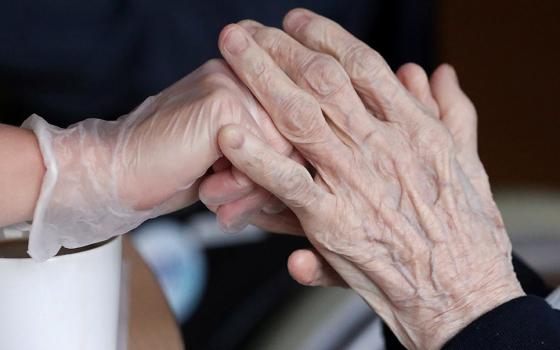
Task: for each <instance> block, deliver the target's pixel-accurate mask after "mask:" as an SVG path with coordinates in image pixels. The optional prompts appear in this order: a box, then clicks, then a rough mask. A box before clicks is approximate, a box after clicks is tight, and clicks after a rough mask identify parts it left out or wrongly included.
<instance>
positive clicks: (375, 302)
mask: <svg viewBox="0 0 560 350" xmlns="http://www.w3.org/2000/svg"><path fill="white" fill-rule="evenodd" d="M284 30H285V32H282V31H281V30H278V29H274V28H268V27H265V26H263V25H261V24H259V23H256V22H253V21H243V22H241V23H239V24H234V25H230V26H228V27H226V28H225V29H224V30H223V31H222V34H221V36H220V41H219V46H220V50H221V52H222V55H223V56H224V58H225V59H226V61H227V62H228V64H229V65H230V66H231V67H232V69H233V70H234V71H235V73H236V74H237V76H238V77H239V78H240V79H241V80H242V81H243V83H244V84H245V85H246V86H247V87H248V88H249V89H250V90H251V92H252V93H253V95H254V96H255V97H256V98H257V99H258V101H259V102H260V103H261V105H262V106H263V107H264V109H265V110H266V111H267V112H268V114H269V116H270V117H271V119H272V120H273V122H274V125H275V126H276V128H277V129H278V130H279V132H280V133H281V134H282V135H283V136H284V137H285V138H286V139H287V140H288V141H289V142H290V143H291V144H292V145H294V147H295V149H297V151H299V153H300V154H301V155H302V156H303V158H304V159H305V160H306V161H307V162H308V167H307V168H306V167H305V166H304V165H302V164H300V163H298V162H295V161H293V160H292V159H289V158H288V157H286V156H285V155H282V154H280V153H278V152H276V151H275V150H274V149H273V148H271V147H270V146H269V145H267V144H266V142H263V140H262V138H258V137H256V136H255V135H254V134H253V133H251V132H250V131H248V130H246V129H245V128H243V127H240V126H238V125H231V126H227V127H225V128H222V129H221V131H220V134H219V137H218V142H219V145H220V149H221V150H222V152H223V154H224V155H225V156H226V157H227V158H228V159H229V161H231V163H232V164H233V165H234V167H235V168H236V169H239V170H240V171H241V172H243V173H245V174H246V175H248V177H249V178H250V179H252V180H253V181H254V182H255V183H257V184H259V185H260V186H262V187H263V188H265V189H266V190H268V191H270V192H271V193H273V194H274V196H275V197H277V198H279V199H280V200H281V201H282V203H284V204H285V205H286V206H287V207H288V209H287V210H286V211H284V212H282V213H280V214H270V213H262V212H261V213H257V214H255V215H253V216H252V220H253V222H255V223H256V224H259V225H261V226H264V227H269V228H271V227H272V228H279V227H282V226H283V225H287V223H290V224H289V225H287V227H288V229H287V230H286V231H289V230H291V229H293V227H297V224H298V223H299V224H300V225H301V230H302V231H303V232H304V234H305V235H306V237H307V238H308V239H309V240H310V241H311V243H312V244H313V246H314V247H315V249H316V252H300V254H307V256H305V255H304V256H303V257H302V259H303V260H304V261H303V262H302V261H299V262H298V261H297V260H298V259H297V257H292V259H291V263H290V267H291V270H292V274H295V275H296V279H298V275H299V277H301V276H302V275H305V274H307V276H308V277H309V276H310V271H309V270H310V269H311V270H314V271H312V273H315V274H316V276H318V277H317V278H321V277H323V278H325V279H326V282H333V281H334V282H335V283H341V282H342V281H344V282H345V283H346V284H348V285H349V286H350V287H352V288H353V289H354V290H355V291H356V292H358V293H359V294H360V295H361V296H362V297H363V298H364V299H365V300H366V301H367V302H368V303H369V304H370V305H371V307H372V308H373V309H374V310H375V311H376V312H377V313H378V314H379V315H380V316H381V317H382V318H383V319H384V320H385V322H387V324H388V325H389V326H390V327H391V329H392V330H393V331H394V332H395V334H396V335H397V337H398V338H399V339H400V341H401V342H402V343H403V344H404V345H405V346H407V347H408V348H421V349H434V348H439V347H441V346H442V345H443V344H444V343H445V342H446V341H447V340H448V339H449V338H450V337H451V336H453V335H454V334H456V333H457V332H458V331H459V330H461V329H462V328H464V327H465V326H466V325H467V324H469V323H470V322H471V321H473V320H474V319H476V318H478V317H479V316H480V315H482V314H483V313H485V312H487V311H489V310H491V309H493V308H494V307H496V306H498V305H500V304H502V303H504V302H506V301H509V300H510V299H513V298H515V297H518V296H521V295H523V294H524V293H523V291H522V289H521V287H520V285H519V283H518V281H517V279H516V277H515V274H514V272H513V268H512V263H511V245H510V242H509V239H508V236H507V233H506V231H505V228H504V224H503V222H502V219H501V216H500V213H499V211H498V209H497V207H496V205H495V203H494V201H493V199H492V194H491V192H490V187H489V184H488V179H487V176H486V173H485V171H484V168H483V167H482V164H481V162H480V160H479V158H478V154H477V148H476V113H475V111H474V108H473V107H472V104H471V103H470V101H469V100H468V99H467V98H466V96H465V95H464V94H463V93H462V91H461V90H460V88H459V86H458V82H457V79H456V77H455V74H454V72H453V70H452V68H450V67H448V66H442V67H441V68H440V69H438V70H437V71H436V72H435V73H434V76H433V77H432V79H431V81H429V80H428V78H427V77H426V74H425V73H424V71H423V70H422V69H421V68H419V67H418V66H414V65H408V66H405V67H403V68H402V69H401V70H400V71H399V72H398V73H397V75H398V76H399V78H400V81H399V78H398V77H397V76H396V75H394V74H393V73H392V71H391V70H390V68H389V67H388V65H387V64H386V63H385V61H384V60H383V59H382V57H381V56H380V55H379V54H378V53H376V52H375V51H374V50H372V49H371V48H369V47H367V46H366V45H365V44H363V43H362V42H360V41H358V40H357V39H355V38H354V37H353V36H352V35H350V34H349V33H348V32H346V31H345V30H343V29H342V28H341V27H340V26H338V25H337V24H335V23H334V22H332V21H329V20H327V19H325V18H322V17H320V16H318V15H316V14H314V13H311V12H309V11H304V10H295V11H292V12H291V13H290V14H288V16H287V17H286V19H285V22H284ZM308 169H311V170H308ZM207 181H212V179H211V178H209V179H207ZM212 187H213V186H208V183H207V184H206V185H204V184H203V186H202V187H201V193H202V194H203V196H202V197H203V198H204V200H206V201H210V202H211V204H213V205H215V204H216V203H220V204H222V205H223V204H226V205H227V204H228V203H229V202H230V201H229V200H220V194H219V193H210V192H212V191H211V188H212ZM205 191H207V192H208V193H205ZM229 199H230V200H231V199H232V197H230V198H229ZM295 231H297V230H295ZM309 254H311V255H309ZM299 260H301V259H299ZM306 264H307V266H305V265H306ZM327 266H330V268H332V269H333V270H329V269H330V268H329V267H327ZM327 276H330V279H329V277H327ZM303 279H304V281H305V277H304V278H303ZM307 282H309V283H313V282H314V281H313V277H311V278H310V279H308V280H307ZM315 283H317V281H315ZM319 283H320V281H319Z"/></svg>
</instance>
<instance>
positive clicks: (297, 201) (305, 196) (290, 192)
mask: <svg viewBox="0 0 560 350" xmlns="http://www.w3.org/2000/svg"><path fill="white" fill-rule="evenodd" d="M275 181H278V182H277V183H281V184H282V191H283V192H284V193H283V197H284V198H285V199H286V200H287V201H289V202H290V203H291V205H292V206H296V207H304V206H306V205H307V202H308V201H309V200H311V199H312V196H311V193H310V183H311V182H312V179H311V175H309V173H307V172H306V171H303V170H302V171H286V172H281V173H280V174H278V176H277V179H275Z"/></svg>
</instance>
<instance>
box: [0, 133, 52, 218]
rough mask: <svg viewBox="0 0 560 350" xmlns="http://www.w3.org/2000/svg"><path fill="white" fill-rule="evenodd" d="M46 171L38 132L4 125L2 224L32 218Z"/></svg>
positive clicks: (0, 192) (1, 147)
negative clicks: (38, 141)
mask: <svg viewBox="0 0 560 350" xmlns="http://www.w3.org/2000/svg"><path fill="white" fill-rule="evenodd" d="M44 174H45V167H44V165H43V158H42V156H41V151H40V149H39V144H38V143H37V138H36V137H35V134H34V133H33V132H32V131H30V130H26V129H22V128H18V127H14V126H9V125H5V124H0V227H2V226H8V225H11V224H15V223H19V222H22V221H26V220H31V219H32V217H33V211H34V209H35V203H36V202H37V198H38V197H39V193H40V191H41V184H42V180H43V175H44Z"/></svg>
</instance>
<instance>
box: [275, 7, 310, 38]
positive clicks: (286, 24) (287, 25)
mask: <svg viewBox="0 0 560 350" xmlns="http://www.w3.org/2000/svg"><path fill="white" fill-rule="evenodd" d="M310 14H312V12H311V11H309V10H307V9H304V8H295V9H293V10H290V11H289V12H288V13H287V14H286V15H285V16H284V19H283V21H282V27H283V28H284V29H285V30H286V31H289V32H292V33H295V32H297V31H298V30H300V29H301V28H302V27H303V26H304V25H305V24H307V23H309V21H310V20H311V16H310Z"/></svg>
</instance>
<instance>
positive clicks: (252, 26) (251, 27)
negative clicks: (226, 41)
mask: <svg viewBox="0 0 560 350" xmlns="http://www.w3.org/2000/svg"><path fill="white" fill-rule="evenodd" d="M237 24H239V25H240V26H241V27H243V29H245V30H246V31H247V32H249V34H251V35H255V34H256V32H257V31H258V30H259V28H262V27H264V26H263V25H262V24H261V23H259V22H257V21H254V20H252V19H244V20H242V21H239V22H237Z"/></svg>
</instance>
